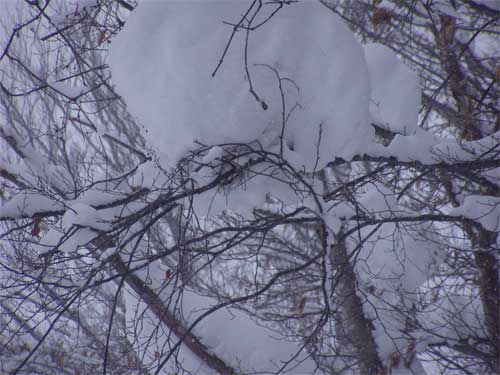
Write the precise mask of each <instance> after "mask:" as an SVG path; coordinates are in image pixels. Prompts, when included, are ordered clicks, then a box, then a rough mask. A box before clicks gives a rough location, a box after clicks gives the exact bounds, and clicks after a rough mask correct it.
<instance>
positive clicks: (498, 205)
mask: <svg viewBox="0 0 500 375" xmlns="http://www.w3.org/2000/svg"><path fill="white" fill-rule="evenodd" d="M450 215H451V216H463V217H466V218H468V219H472V220H474V221H476V222H478V223H479V224H481V225H482V226H483V228H484V229H486V230H489V231H492V232H500V198H499V197H494V196H490V195H470V196H468V197H466V198H465V199H464V202H463V203H462V205H461V206H460V207H456V208H453V209H452V210H451V211H450Z"/></svg>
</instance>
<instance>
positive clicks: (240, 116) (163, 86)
mask: <svg viewBox="0 0 500 375" xmlns="http://www.w3.org/2000/svg"><path fill="white" fill-rule="evenodd" d="M251 3H252V2H251V1H231V2H230V1H205V2H198V1H163V2H160V1H144V2H141V3H140V5H139V6H138V7H137V9H136V10H134V12H132V14H131V16H130V18H129V19H128V21H127V24H126V25H125V27H124V29H123V31H122V32H121V33H120V34H119V35H118V36H117V37H116V38H115V39H114V40H113V43H112V47H111V51H110V56H109V63H110V66H111V69H112V74H113V81H114V83H115V85H116V87H117V90H118V93H119V94H120V95H122V96H123V97H124V99H125V101H126V102H127V105H128V108H129V110H130V111H131V113H132V114H133V115H134V116H136V117H137V119H138V120H139V121H140V122H141V123H142V125H143V126H144V127H145V129H146V130H147V132H148V135H149V136H148V138H149V140H150V141H151V143H152V144H153V145H154V146H155V147H156V148H157V149H158V152H159V154H160V155H161V158H162V161H163V164H164V165H165V166H168V167H171V166H173V165H175V163H176V162H177V161H178V160H179V159H180V158H182V156H183V155H185V153H186V152H187V151H189V150H192V149H193V148H195V144H194V141H195V140H198V141H199V142H202V143H204V144H210V145H215V144H221V143H230V142H238V143H239V142H251V141H253V140H256V139H258V138H259V137H260V136H261V135H262V134H263V133H264V132H265V131H266V130H267V129H270V128H273V127H274V128H276V126H278V127H279V128H280V129H281V125H282V112H283V107H282V101H281V96H280V91H279V79H278V76H279V77H281V78H282V81H281V83H282V89H283V93H284V96H285V108H284V112H285V117H286V116H288V114H290V113H291V114H290V116H289V118H288V121H287V122H286V128H285V134H284V136H285V139H286V142H287V144H288V146H289V147H290V148H292V149H293V150H295V151H296V152H298V153H299V154H300V155H301V156H302V158H303V160H304V164H305V166H306V168H310V169H312V168H313V167H314V165H315V162H316V156H317V152H316V149H317V144H318V141H319V140H320V152H319V157H320V163H319V167H322V166H323V165H324V164H325V163H326V162H327V161H329V160H331V159H332V158H333V157H334V156H340V157H344V158H349V157H351V156H352V155H354V154H356V153H359V152H361V151H362V149H363V147H364V145H366V143H367V142H369V141H370V139H371V138H372V129H371V127H370V126H369V124H368V118H369V113H368V112H369V111H368V110H369V95H370V94H369V92H370V89H369V78H368V71H367V70H368V69H367V67H366V63H365V60H364V56H363V49H362V48H361V46H360V45H359V43H358V42H357V41H356V40H355V38H354V36H353V34H352V33H351V31H349V30H348V28H347V26H346V25H344V23H343V22H342V21H341V20H340V19H339V18H337V16H335V15H334V14H332V12H328V11H325V8H324V7H323V6H322V5H321V4H319V2H312V1H302V2H299V3H292V4H289V5H286V6H284V7H283V8H282V9H281V10H280V11H279V12H278V13H277V14H276V15H275V16H274V17H273V18H272V19H271V20H269V21H268V22H266V23H264V24H263V25H262V26H260V27H258V28H257V29H256V30H254V31H251V32H250V33H249V40H248V48H247V52H248V64H247V66H248V70H249V73H250V77H251V81H252V85H253V89H254V90H255V92H256V94H257V95H258V97H259V98H260V99H261V101H264V102H265V103H266V104H267V106H268V109H267V110H264V109H263V106H262V104H261V103H259V102H258V101H257V100H256V98H255V97H254V96H253V95H252V94H251V93H250V92H249V88H250V86H249V82H248V79H247V76H246V72H245V38H246V34H247V33H246V31H245V30H244V29H240V30H239V31H238V32H237V33H236V34H235V36H234V38H233V39H232V41H231V43H230V46H229V49H228V52H227V54H225V55H224V59H223V62H222V65H221V66H220V69H219V70H218V71H217V73H216V75H215V76H214V77H212V72H213V71H214V69H215V68H216V66H217V64H218V62H219V60H220V59H221V57H223V53H224V49H225V46H226V44H227V43H228V40H229V37H230V35H231V32H232V30H233V27H232V26H231V25H228V24H227V23H230V24H235V23H238V22H239V21H240V20H241V19H242V15H243V14H244V13H245V12H246V11H247V9H248V8H249V6H250V4H251ZM255 9H256V8H253V9H251V10H250V13H249V16H247V18H249V17H251V15H252V14H253V13H255ZM275 9H276V4H273V3H272V2H268V3H266V2H265V3H264V5H263V8H262V10H261V12H260V13H259V14H258V15H257V16H256V18H255V22H254V25H255V24H259V23H260V22H262V21H263V20H265V19H266V17H268V16H269V15H270V14H271V13H272V12H273V10H275ZM294 106H299V107H296V108H295V109H294V110H293V111H292V108H293V107H294ZM320 129H321V139H320Z"/></svg>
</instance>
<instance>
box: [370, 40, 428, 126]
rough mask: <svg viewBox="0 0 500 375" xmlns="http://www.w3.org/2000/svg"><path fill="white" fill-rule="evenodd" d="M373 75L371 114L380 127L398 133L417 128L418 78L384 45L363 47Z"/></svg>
mask: <svg viewBox="0 0 500 375" xmlns="http://www.w3.org/2000/svg"><path fill="white" fill-rule="evenodd" d="M364 51H365V58H366V63H367V64H368V71H369V73H370V84H371V102H370V113H371V115H372V117H373V119H374V121H375V122H376V123H377V124H380V125H381V126H383V127H385V128H387V129H389V130H392V131H393V132H396V133H399V134H404V135H408V134H412V133H414V132H415V129H416V127H417V117H418V111H419V108H420V101H421V93H420V83H419V80H418V76H417V74H416V73H415V72H413V71H412V70H411V69H410V68H409V67H408V66H406V65H405V64H404V63H403V62H402V61H401V60H400V59H399V58H398V57H397V56H396V54H395V53H394V52H393V51H392V50H391V49H390V48H388V47H386V46H383V45H381V44H367V45H365V46H364Z"/></svg>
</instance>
